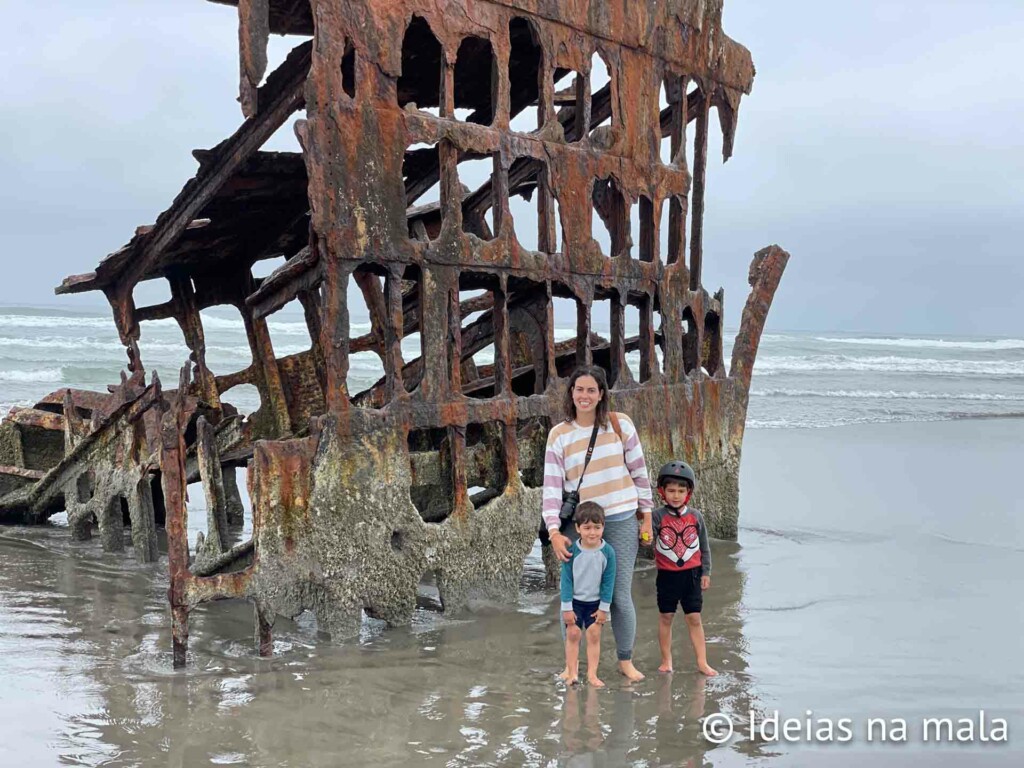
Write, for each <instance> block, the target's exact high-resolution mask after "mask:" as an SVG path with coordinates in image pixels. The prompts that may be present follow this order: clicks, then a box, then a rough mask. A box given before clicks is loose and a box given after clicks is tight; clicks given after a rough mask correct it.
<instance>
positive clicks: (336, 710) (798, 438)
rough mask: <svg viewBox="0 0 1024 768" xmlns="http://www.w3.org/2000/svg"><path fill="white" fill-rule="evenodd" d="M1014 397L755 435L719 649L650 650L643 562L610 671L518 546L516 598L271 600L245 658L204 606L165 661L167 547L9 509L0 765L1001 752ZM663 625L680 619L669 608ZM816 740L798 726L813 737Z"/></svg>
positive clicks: (232, 626)
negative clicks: (90, 536)
mask: <svg viewBox="0 0 1024 768" xmlns="http://www.w3.org/2000/svg"><path fill="white" fill-rule="evenodd" d="M1022 435H1024V422H1022V421H1019V420H1010V419H1007V420H984V421H963V422H944V423H931V424H896V425H871V426H864V427H843V428H836V429H822V430H763V431H751V432H748V435H747V438H746V444H745V454H744V465H743V473H742V477H741V489H742V505H743V510H742V513H741V531H740V541H739V542H738V543H737V542H723V541H713V542H712V550H713V555H714V559H715V570H714V574H713V582H712V588H711V590H709V592H708V593H707V595H706V601H705V611H704V621H705V626H706V631H707V634H708V641H709V650H708V654H709V661H710V662H711V664H712V665H713V666H715V667H717V668H718V670H719V671H720V672H721V673H722V674H721V675H720V676H719V677H717V678H714V679H711V680H707V681H705V679H704V678H703V677H702V676H700V675H698V674H697V673H696V672H694V671H691V667H690V664H689V662H690V658H691V657H690V651H689V649H688V647H686V640H685V632H684V631H682V627H681V626H680V627H677V634H676V641H677V643H676V648H677V650H676V668H677V672H676V673H675V674H673V675H671V676H660V675H658V674H657V673H656V672H655V669H656V667H657V663H658V655H657V639H656V621H657V616H656V610H655V607H654V599H653V586H654V585H653V582H654V572H653V570H651V569H650V568H649V567H645V568H643V569H642V570H640V571H639V572H638V573H637V575H636V579H635V582H634V596H635V599H636V601H637V605H638V609H639V633H638V645H637V651H636V660H637V664H638V666H640V667H641V668H642V669H644V670H646V671H648V672H649V673H650V674H649V678H648V680H647V681H644V682H642V683H640V684H638V685H634V686H628V685H626V684H625V683H624V682H623V681H622V678H620V677H618V675H617V674H616V673H615V671H614V648H613V644H612V642H611V636H610V635H611V633H610V632H608V633H606V634H607V637H606V639H605V644H604V645H605V648H604V651H605V653H604V657H603V659H602V674H603V676H604V679H605V681H606V682H607V683H608V684H609V685H608V690H602V691H599V690H596V689H594V688H591V687H587V686H583V687H581V688H579V689H575V690H566V689H565V688H564V687H562V686H560V685H558V684H556V682H555V679H554V675H555V673H556V672H557V670H558V669H559V666H560V663H561V647H560V642H559V634H558V628H557V625H556V623H555V622H556V616H557V613H556V609H557V607H556V600H555V595H554V593H553V592H548V591H544V590H543V589H542V588H541V576H540V567H539V562H538V560H537V558H536V557H535V556H534V557H532V558H531V561H530V563H529V567H528V571H527V574H526V576H525V577H524V580H523V590H522V595H521V599H520V602H519V604H518V605H493V604H477V605H476V606H475V609H474V612H473V614H472V615H469V616H465V617H456V618H445V617H442V616H439V615H438V614H437V613H436V612H435V609H436V607H437V606H436V604H435V601H434V599H433V598H432V597H431V595H430V594H429V590H427V593H426V594H425V595H424V597H423V599H422V601H421V603H422V605H421V609H420V610H418V611H417V615H416V619H415V621H414V623H413V625H412V626H411V627H408V628H398V629H394V630H388V631H382V630H381V628H380V627H379V626H377V625H375V624H367V625H366V626H365V628H364V633H363V636H362V637H361V638H360V639H359V640H358V641H352V642H348V643H346V644H344V645H340V646H338V645H332V644H330V643H329V642H327V641H326V640H324V639H323V638H322V637H320V636H318V635H317V634H316V631H315V627H313V626H312V625H311V624H309V623H306V622H302V621H300V622H298V623H294V622H288V621H283V620H282V621H281V622H279V624H278V629H277V632H276V636H275V650H276V653H277V655H276V657H275V658H273V659H270V660H264V659H259V658H257V657H255V656H254V654H253V641H252V611H251V608H250V607H249V606H248V605H246V604H244V603H222V604H218V605H213V606H209V607H206V608H203V609H201V610H199V611H197V613H196V614H195V618H194V621H193V626H192V639H191V645H190V650H191V658H190V666H189V668H188V669H187V670H186V671H185V672H183V673H175V672H173V671H172V670H171V668H170V652H169V649H170V632H169V621H168V616H167V607H166V597H165V593H166V567H165V565H163V564H157V565H155V566H139V565H136V564H134V563H133V562H132V561H131V560H130V559H127V558H125V557H122V556H113V555H103V554H102V553H101V552H100V551H99V545H98V543H95V542H87V543H82V544H74V543H72V542H70V541H69V540H68V536H67V531H66V530H59V529H53V528H50V529H9V528H8V529H2V530H0V537H2V538H0V676H2V678H3V681H4V684H3V687H2V689H0V690H2V693H0V765H19V766H36V765H40V766H49V765H111V766H133V765H169V766H189V767H191V766H202V765H252V766H278V765H292V766H339V765H420V764H425V765H443V766H476V765H500V766H519V765H536V766H548V765H563V766H620V765H673V766H678V765H693V766H701V765H724V766H729V765H747V764H750V763H757V764H770V765H776V764H777V765H808V764H814V765H853V764H856V763H860V762H863V761H864V760H866V759H869V760H871V761H872V763H873V764H875V765H883V766H884V765H893V766H895V765H917V764H919V765H926V764H927V765H953V764H957V765H959V764H962V763H963V762H964V761H965V760H967V761H969V762H970V764H972V765H974V764H978V765H1011V764H1012V765H1016V764H1018V763H1019V761H1020V759H1021V750H1020V748H1019V747H1018V746H1017V742H1018V741H1019V740H1018V738H1017V736H1018V734H1017V733H1016V730H1015V729H1016V728H1019V727H1020V725H1021V723H1022V722H1024V719H1022V714H1024V710H1022V704H1021V698H1020V691H1021V690H1022V689H1024V671H1022V665H1021V664H1020V659H1019V652H1020V648H1021V640H1020V638H1021V637H1022V636H1024V617H1022V613H1021V610H1020V594H1021V587H1022V586H1024V569H1022V567H1021V566H1022V564H1024V556H1022V552H1024V523H1022V522H1021V520H1022V516H1021V513H1022V512H1024V502H1022V501H1021V500H1020V493H1019V488H1018V485H1019V484H1018V483H1017V482H1016V480H1017V477H1018V473H1019V470H1018V465H1019V458H1020V454H1021V450H1020V449H1021V445H1022V440H1021V436H1022ZM680 623H681V619H680ZM979 709H984V710H985V711H986V713H987V714H988V716H989V718H990V719H991V718H993V717H1002V718H1005V719H1008V720H1009V727H1010V737H1009V744H993V743H988V744H976V745H974V746H970V745H939V744H928V745H923V744H921V739H920V737H919V733H915V732H913V729H911V732H910V733H908V737H907V741H906V743H902V744H901V743H890V744H878V743H874V744H866V743H863V742H862V741H858V743H854V744H846V745H843V744H837V743H832V744H824V745H822V744H819V745H813V744H808V743H771V742H765V741H763V740H756V739H755V740H753V741H751V740H748V739H734V740H731V741H730V742H728V743H726V744H724V745H721V746H716V745H714V744H711V743H709V742H708V741H707V740H706V739H705V738H704V736H703V734H702V731H701V718H705V717H708V716H711V715H714V714H717V713H725V714H727V715H729V716H730V718H732V719H733V720H734V721H735V722H736V723H737V724H742V723H743V722H744V721H745V720H746V719H747V717H748V715H747V713H748V711H750V710H754V711H755V712H757V713H759V715H765V714H770V713H771V712H773V711H775V710H779V711H780V712H781V713H782V716H783V717H798V718H801V719H803V718H805V712H806V711H807V710H811V711H812V713H813V717H814V718H819V717H831V718H840V717H847V718H851V720H852V722H853V725H854V730H856V731H859V730H860V728H859V726H860V724H862V723H863V722H864V721H865V720H866V718H868V717H887V718H892V717H903V718H905V719H906V720H907V721H908V723H910V724H911V725H913V724H915V723H917V722H919V720H920V718H922V717H926V716H928V717H936V716H950V717H953V718H957V717H969V716H973V717H975V719H976V715H977V712H978V710H979ZM804 741H806V739H805V740H804Z"/></svg>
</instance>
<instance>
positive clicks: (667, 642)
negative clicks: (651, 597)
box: [658, 613, 700, 672]
mask: <svg viewBox="0 0 1024 768" xmlns="http://www.w3.org/2000/svg"><path fill="white" fill-rule="evenodd" d="M696 615H697V616H700V614H699V613H698V614H696ZM675 617H676V615H675V614H674V613H659V614H658V646H659V647H660V648H661V666H660V667H658V671H659V672H671V671H672V620H673V619H674V618H675Z"/></svg>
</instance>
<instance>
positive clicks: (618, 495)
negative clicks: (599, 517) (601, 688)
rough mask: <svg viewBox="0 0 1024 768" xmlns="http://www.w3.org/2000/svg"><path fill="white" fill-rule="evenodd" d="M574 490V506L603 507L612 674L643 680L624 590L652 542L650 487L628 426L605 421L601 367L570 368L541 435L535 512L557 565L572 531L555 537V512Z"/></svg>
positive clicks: (629, 596)
mask: <svg viewBox="0 0 1024 768" xmlns="http://www.w3.org/2000/svg"><path fill="white" fill-rule="evenodd" d="M616 422H617V423H616ZM595 424H596V425H597V440H596V442H595V445H594V452H593V454H592V455H591V459H590V463H589V464H588V465H587V469H586V472H583V465H584V462H585V459H586V454H587V448H588V446H589V445H590V439H591V436H592V434H593V430H594V425H595ZM616 426H617V427H618V429H616ZM581 472H582V473H583V482H582V484H580V474H581ZM577 485H579V494H580V501H581V502H582V501H594V502H597V503H598V504H600V505H601V506H602V507H603V508H604V512H605V529H604V540H605V541H606V542H608V544H609V545H611V547H612V549H614V550H615V559H616V562H617V564H618V568H617V570H616V575H615V595H614V597H613V598H612V605H611V620H612V632H613V634H614V635H615V647H616V652H617V655H618V658H619V671H621V672H622V674H623V675H625V676H626V677H627V678H629V679H630V680H633V681H636V680H643V678H644V676H643V674H642V673H641V672H640V671H639V670H638V669H637V668H636V667H635V666H633V643H634V640H635V639H636V611H635V610H634V608H633V593H632V587H633V566H634V564H635V563H636V553H637V548H638V545H639V540H640V539H642V540H644V541H648V542H649V541H651V540H652V531H651V511H652V508H653V502H652V498H651V482H650V478H648V476H647V465H646V464H645V463H644V452H643V448H641V446H640V439H639V437H638V436H637V432H636V427H634V426H633V422H632V421H630V419H629V418H628V417H627V416H625V414H616V418H615V419H614V421H613V419H612V416H611V414H610V412H609V409H608V380H607V378H606V377H605V372H604V369H603V368H598V367H597V366H584V367H581V368H577V369H576V370H575V371H574V372H573V374H572V376H571V377H569V386H568V389H567V390H566V393H565V421H564V422H562V423H560V424H557V425H555V427H554V428H553V429H552V430H551V432H550V433H549V434H548V442H547V450H546V453H545V456H544V506H543V511H542V514H543V516H544V525H545V527H546V528H547V531H548V536H549V537H550V539H551V548H552V550H553V551H554V553H555V555H556V556H557V557H558V559H559V560H561V561H562V562H565V561H567V560H568V559H569V547H570V545H571V543H572V538H575V536H576V530H575V526H568V527H567V528H566V533H568V534H569V536H566V535H565V534H563V533H561V532H560V531H559V517H558V512H559V509H561V506H562V493H563V492H570V491H575V490H576V487H577ZM638 511H639V513H640V517H641V522H640V523H639V525H638V524H637V513H638ZM570 536H571V537H572V538H570ZM568 671H569V670H566V672H563V675H564V674H566V673H567V672H568Z"/></svg>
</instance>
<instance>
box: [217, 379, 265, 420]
mask: <svg viewBox="0 0 1024 768" xmlns="http://www.w3.org/2000/svg"><path fill="white" fill-rule="evenodd" d="M229 392H230V393H231V394H230V396H229V395H228V393H229ZM220 395H221V402H222V403H223V402H229V403H231V404H232V405H233V406H235V408H237V409H238V411H239V413H244V414H248V415H250V416H251V415H252V414H254V413H256V412H257V411H259V410H260V408H262V407H263V398H262V396H261V395H260V390H259V388H258V387H257V386H256V385H255V384H252V383H250V382H243V383H240V384H235V385H234V386H232V387H229V388H228V389H225V390H224V391H223V392H221V393H220Z"/></svg>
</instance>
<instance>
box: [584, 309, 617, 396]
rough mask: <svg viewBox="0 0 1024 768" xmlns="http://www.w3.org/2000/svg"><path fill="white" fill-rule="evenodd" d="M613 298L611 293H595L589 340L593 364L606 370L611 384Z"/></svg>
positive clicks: (591, 311)
mask: <svg viewBox="0 0 1024 768" xmlns="http://www.w3.org/2000/svg"><path fill="white" fill-rule="evenodd" d="M611 296H612V294H611V293H602V292H601V290H600V289H598V290H597V291H596V292H595V294H594V301H593V303H592V304H591V305H590V334H589V336H588V339H587V345H588V346H589V347H590V355H591V359H592V360H593V364H594V365H599V366H600V367H602V368H604V370H605V372H606V373H607V374H608V383H609V384H611V383H612V381H613V380H614V378H613V376H612V365H611V352H612V349H611V338H612V301H611Z"/></svg>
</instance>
